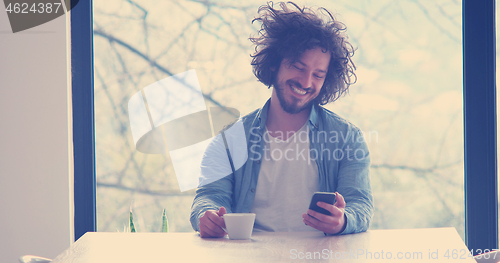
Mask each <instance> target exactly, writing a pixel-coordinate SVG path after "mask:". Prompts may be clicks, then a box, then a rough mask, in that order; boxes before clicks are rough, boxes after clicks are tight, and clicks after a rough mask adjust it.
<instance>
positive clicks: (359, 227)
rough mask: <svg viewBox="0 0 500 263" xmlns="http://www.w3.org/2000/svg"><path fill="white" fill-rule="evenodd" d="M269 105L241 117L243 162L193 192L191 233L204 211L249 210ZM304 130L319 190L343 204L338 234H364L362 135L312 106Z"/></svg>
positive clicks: (367, 196) (367, 207) (367, 203)
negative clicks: (342, 224) (342, 225)
mask: <svg viewBox="0 0 500 263" xmlns="http://www.w3.org/2000/svg"><path fill="white" fill-rule="evenodd" d="M269 103H270V101H269V100H268V101H267V103H266V104H265V105H264V107H263V108H261V109H258V110H256V111H254V112H252V113H250V114H248V115H246V116H244V117H242V119H241V120H242V122H243V126H244V129H245V136H246V140H247V148H248V159H247V161H246V163H245V164H244V165H243V166H242V167H241V168H239V169H237V170H236V171H235V172H234V173H231V174H230V175H228V176H225V177H224V178H222V179H219V180H217V181H215V182H212V183H209V184H207V185H204V186H201V187H199V188H198V189H197V190H196V196H195V198H194V200H193V205H192V207H191V217H190V220H191V225H192V226H193V229H194V230H196V231H199V220H200V217H201V216H203V214H204V212H205V211H207V210H218V209H219V208H220V207H221V206H224V207H225V208H226V209H227V212H228V213H248V212H250V208H251V207H252V202H253V200H254V197H255V192H256V187H257V180H258V177H259V172H260V166H261V159H262V157H263V148H264V146H263V139H262V138H263V137H262V136H263V133H264V131H265V125H266V119H267V111H268V108H269ZM308 126H309V142H310V151H311V157H312V158H314V159H315V161H316V164H317V166H318V174H319V180H318V183H319V190H320V191H321V192H339V193H340V194H341V195H342V196H343V197H344V199H345V202H346V208H345V217H346V219H347V225H346V227H345V229H344V231H343V232H342V233H341V234H350V233H357V232H363V231H366V230H367V229H368V227H369V225H370V220H371V218H372V215H373V197H372V191H371V186H370V176H369V167H370V155H369V152H368V148H367V146H366V142H365V140H364V137H363V134H362V133H361V131H360V130H359V128H357V127H356V126H354V125H353V124H351V123H349V122H348V121H346V120H345V119H343V118H341V117H339V116H338V115H336V114H335V113H333V112H331V111H328V110H326V109H324V108H323V107H321V106H316V105H314V106H313V108H312V110H311V114H310V116H309V119H308ZM210 148H211V146H210V145H209V146H208V148H207V150H206V152H205V155H207V154H208V155H209V154H210V152H211V149H210ZM218 154H219V155H220V152H219V153H218ZM202 173H203V169H202ZM202 176H203V174H202ZM283 198H286V196H285V197H283ZM304 212H306V211H304Z"/></svg>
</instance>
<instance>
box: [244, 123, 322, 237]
mask: <svg viewBox="0 0 500 263" xmlns="http://www.w3.org/2000/svg"><path fill="white" fill-rule="evenodd" d="M261 161H262V164H261V168H260V173H259V179H258V181H257V189H256V193H255V199H254V201H253V204H252V208H251V209H250V212H252V213H255V214H256V217H255V226H254V228H255V229H256V230H264V231H275V232H278V231H280V232H283V231H317V230H316V229H314V228H312V227H309V226H306V225H305V224H304V222H303V221H302V214H303V213H306V212H307V209H308V208H309V202H310V201H311V197H312V196H313V194H314V192H317V191H318V188H319V187H318V180H319V175H318V167H317V164H316V162H315V161H314V159H311V158H310V156H309V127H308V125H307V122H306V123H305V124H304V126H302V128H300V129H299V130H298V131H297V132H296V133H295V134H293V135H292V136H289V137H288V139H287V140H286V141H282V140H280V139H277V138H274V137H272V136H270V135H269V133H268V131H267V129H266V131H265V133H264V152H263V155H262V160H261Z"/></svg>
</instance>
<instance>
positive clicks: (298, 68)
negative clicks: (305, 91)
mask: <svg viewBox="0 0 500 263" xmlns="http://www.w3.org/2000/svg"><path fill="white" fill-rule="evenodd" d="M293 67H294V68H295V69H297V70H300V71H302V70H304V69H303V68H301V67H298V66H295V65H294V66H293Z"/></svg>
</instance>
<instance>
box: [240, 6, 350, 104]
mask: <svg viewBox="0 0 500 263" xmlns="http://www.w3.org/2000/svg"><path fill="white" fill-rule="evenodd" d="M278 4H279V6H280V8H281V10H279V9H275V8H274V7H273V2H268V3H267V5H263V6H261V7H260V8H259V11H258V14H259V16H258V17H257V18H255V19H254V20H252V23H253V22H255V21H259V22H261V23H262V26H261V29H260V30H259V37H251V38H250V40H251V41H252V42H253V43H254V44H256V46H255V53H254V54H253V55H251V57H252V58H253V59H252V66H253V72H254V74H255V76H256V77H257V78H258V79H259V81H260V82H262V83H264V84H265V85H267V86H268V87H271V86H272V85H274V83H275V81H276V75H277V70H276V69H279V67H280V64H281V61H282V60H283V59H284V58H287V59H290V60H291V61H297V60H298V59H299V57H300V56H301V55H302V53H303V52H304V51H306V50H308V49H314V48H317V47H320V48H322V50H323V52H328V51H329V52H330V55H331V58H330V64H329V66H328V73H327V75H326V77H325V82H324V84H323V87H322V88H321V91H320V93H319V95H318V97H317V98H316V100H315V102H316V103H317V104H320V105H325V104H327V103H329V102H333V101H335V100H337V99H338V98H340V97H341V96H342V95H343V94H345V93H347V91H348V88H349V86H350V85H352V84H354V83H355V82H356V74H354V70H355V69H356V66H355V65H354V63H353V62H352V60H351V57H352V56H353V55H354V48H353V46H352V45H351V44H350V43H349V42H348V41H347V38H348V37H347V35H346V33H345V31H346V26H345V25H344V24H343V23H341V22H339V21H337V20H335V18H334V17H333V15H332V14H331V13H330V12H329V11H328V10H326V9H324V8H318V11H319V12H318V13H322V16H323V17H325V18H326V21H324V20H323V19H322V18H321V17H320V15H318V14H317V13H316V12H314V11H313V10H311V9H310V8H305V7H304V8H300V7H299V6H298V5H296V4H295V3H293V2H287V3H284V2H279V3H278Z"/></svg>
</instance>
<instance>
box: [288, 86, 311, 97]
mask: <svg viewBox="0 0 500 263" xmlns="http://www.w3.org/2000/svg"><path fill="white" fill-rule="evenodd" d="M290 87H291V88H292V90H293V92H295V93H297V94H299V95H305V94H306V93H307V91H305V90H302V89H299V88H297V87H296V86H295V85H293V84H290Z"/></svg>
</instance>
